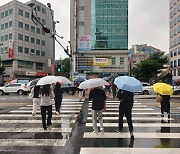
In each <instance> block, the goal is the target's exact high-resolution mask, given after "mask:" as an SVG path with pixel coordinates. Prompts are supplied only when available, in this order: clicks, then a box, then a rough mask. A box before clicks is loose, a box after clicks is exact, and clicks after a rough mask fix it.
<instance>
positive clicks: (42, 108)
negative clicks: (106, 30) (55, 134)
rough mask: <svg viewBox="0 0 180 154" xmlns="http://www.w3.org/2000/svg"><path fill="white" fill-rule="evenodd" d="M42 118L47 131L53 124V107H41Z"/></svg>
mask: <svg viewBox="0 0 180 154" xmlns="http://www.w3.org/2000/svg"><path fill="white" fill-rule="evenodd" d="M46 112H47V114H48V117H47V125H46ZM41 117H42V125H43V128H44V129H46V128H47V126H50V125H51V124H52V123H51V119H52V105H49V106H41Z"/></svg>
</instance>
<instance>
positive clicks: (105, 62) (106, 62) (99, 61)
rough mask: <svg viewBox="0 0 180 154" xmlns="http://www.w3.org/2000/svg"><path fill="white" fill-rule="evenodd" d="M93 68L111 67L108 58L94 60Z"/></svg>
mask: <svg viewBox="0 0 180 154" xmlns="http://www.w3.org/2000/svg"><path fill="white" fill-rule="evenodd" d="M93 66H109V59H108V58H93Z"/></svg>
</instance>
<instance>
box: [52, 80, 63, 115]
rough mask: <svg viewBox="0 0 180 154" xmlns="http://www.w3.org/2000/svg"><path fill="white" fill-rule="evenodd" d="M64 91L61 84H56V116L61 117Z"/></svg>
mask: <svg viewBox="0 0 180 154" xmlns="http://www.w3.org/2000/svg"><path fill="white" fill-rule="evenodd" d="M62 93H63V92H62V89H61V84H60V83H59V82H57V83H56V85H55V87H54V95H55V97H54V100H55V108H56V112H55V114H57V115H59V111H60V107H61V103H62Z"/></svg>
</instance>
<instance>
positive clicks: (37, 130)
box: [0, 99, 83, 147]
mask: <svg viewBox="0 0 180 154" xmlns="http://www.w3.org/2000/svg"><path fill="white" fill-rule="evenodd" d="M82 105H83V103H82V102H78V100H75V99H63V102H62V109H61V110H60V115H55V114H53V115H52V126H51V127H50V128H48V129H47V130H44V129H43V128H42V120H41V115H40V108H38V112H37V114H36V115H35V116H32V105H27V106H23V107H20V108H18V109H16V110H12V111H10V112H8V113H3V114H0V143H1V144H0V147H3V146H5V147H8V146H22V147H23V146H40V147H42V146H55V147H56V146H65V144H66V142H67V140H68V139H69V137H70V135H71V133H72V131H73V129H74V125H75V123H76V121H77V118H78V116H79V113H80V110H81V108H82ZM54 111H55V107H54V105H53V112H54ZM4 133H6V134H8V136H11V133H18V135H17V138H16V137H13V138H9V137H8V136H7V137H4V136H6V135H3V134H4ZM42 133H43V135H42ZM49 133H51V134H53V133H55V134H54V135H48V134H49ZM35 134H36V135H38V138H34V135H35ZM26 136H27V137H26ZM39 136H40V138H39Z"/></svg>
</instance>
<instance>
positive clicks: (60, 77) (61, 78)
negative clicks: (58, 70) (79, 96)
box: [57, 76, 71, 84]
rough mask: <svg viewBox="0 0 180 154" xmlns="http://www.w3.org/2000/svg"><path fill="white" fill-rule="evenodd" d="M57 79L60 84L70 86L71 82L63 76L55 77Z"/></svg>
mask: <svg viewBox="0 0 180 154" xmlns="http://www.w3.org/2000/svg"><path fill="white" fill-rule="evenodd" d="M57 77H58V78H59V79H60V80H61V81H62V83H66V84H71V81H70V80H69V79H68V78H66V77H64V76H57Z"/></svg>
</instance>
